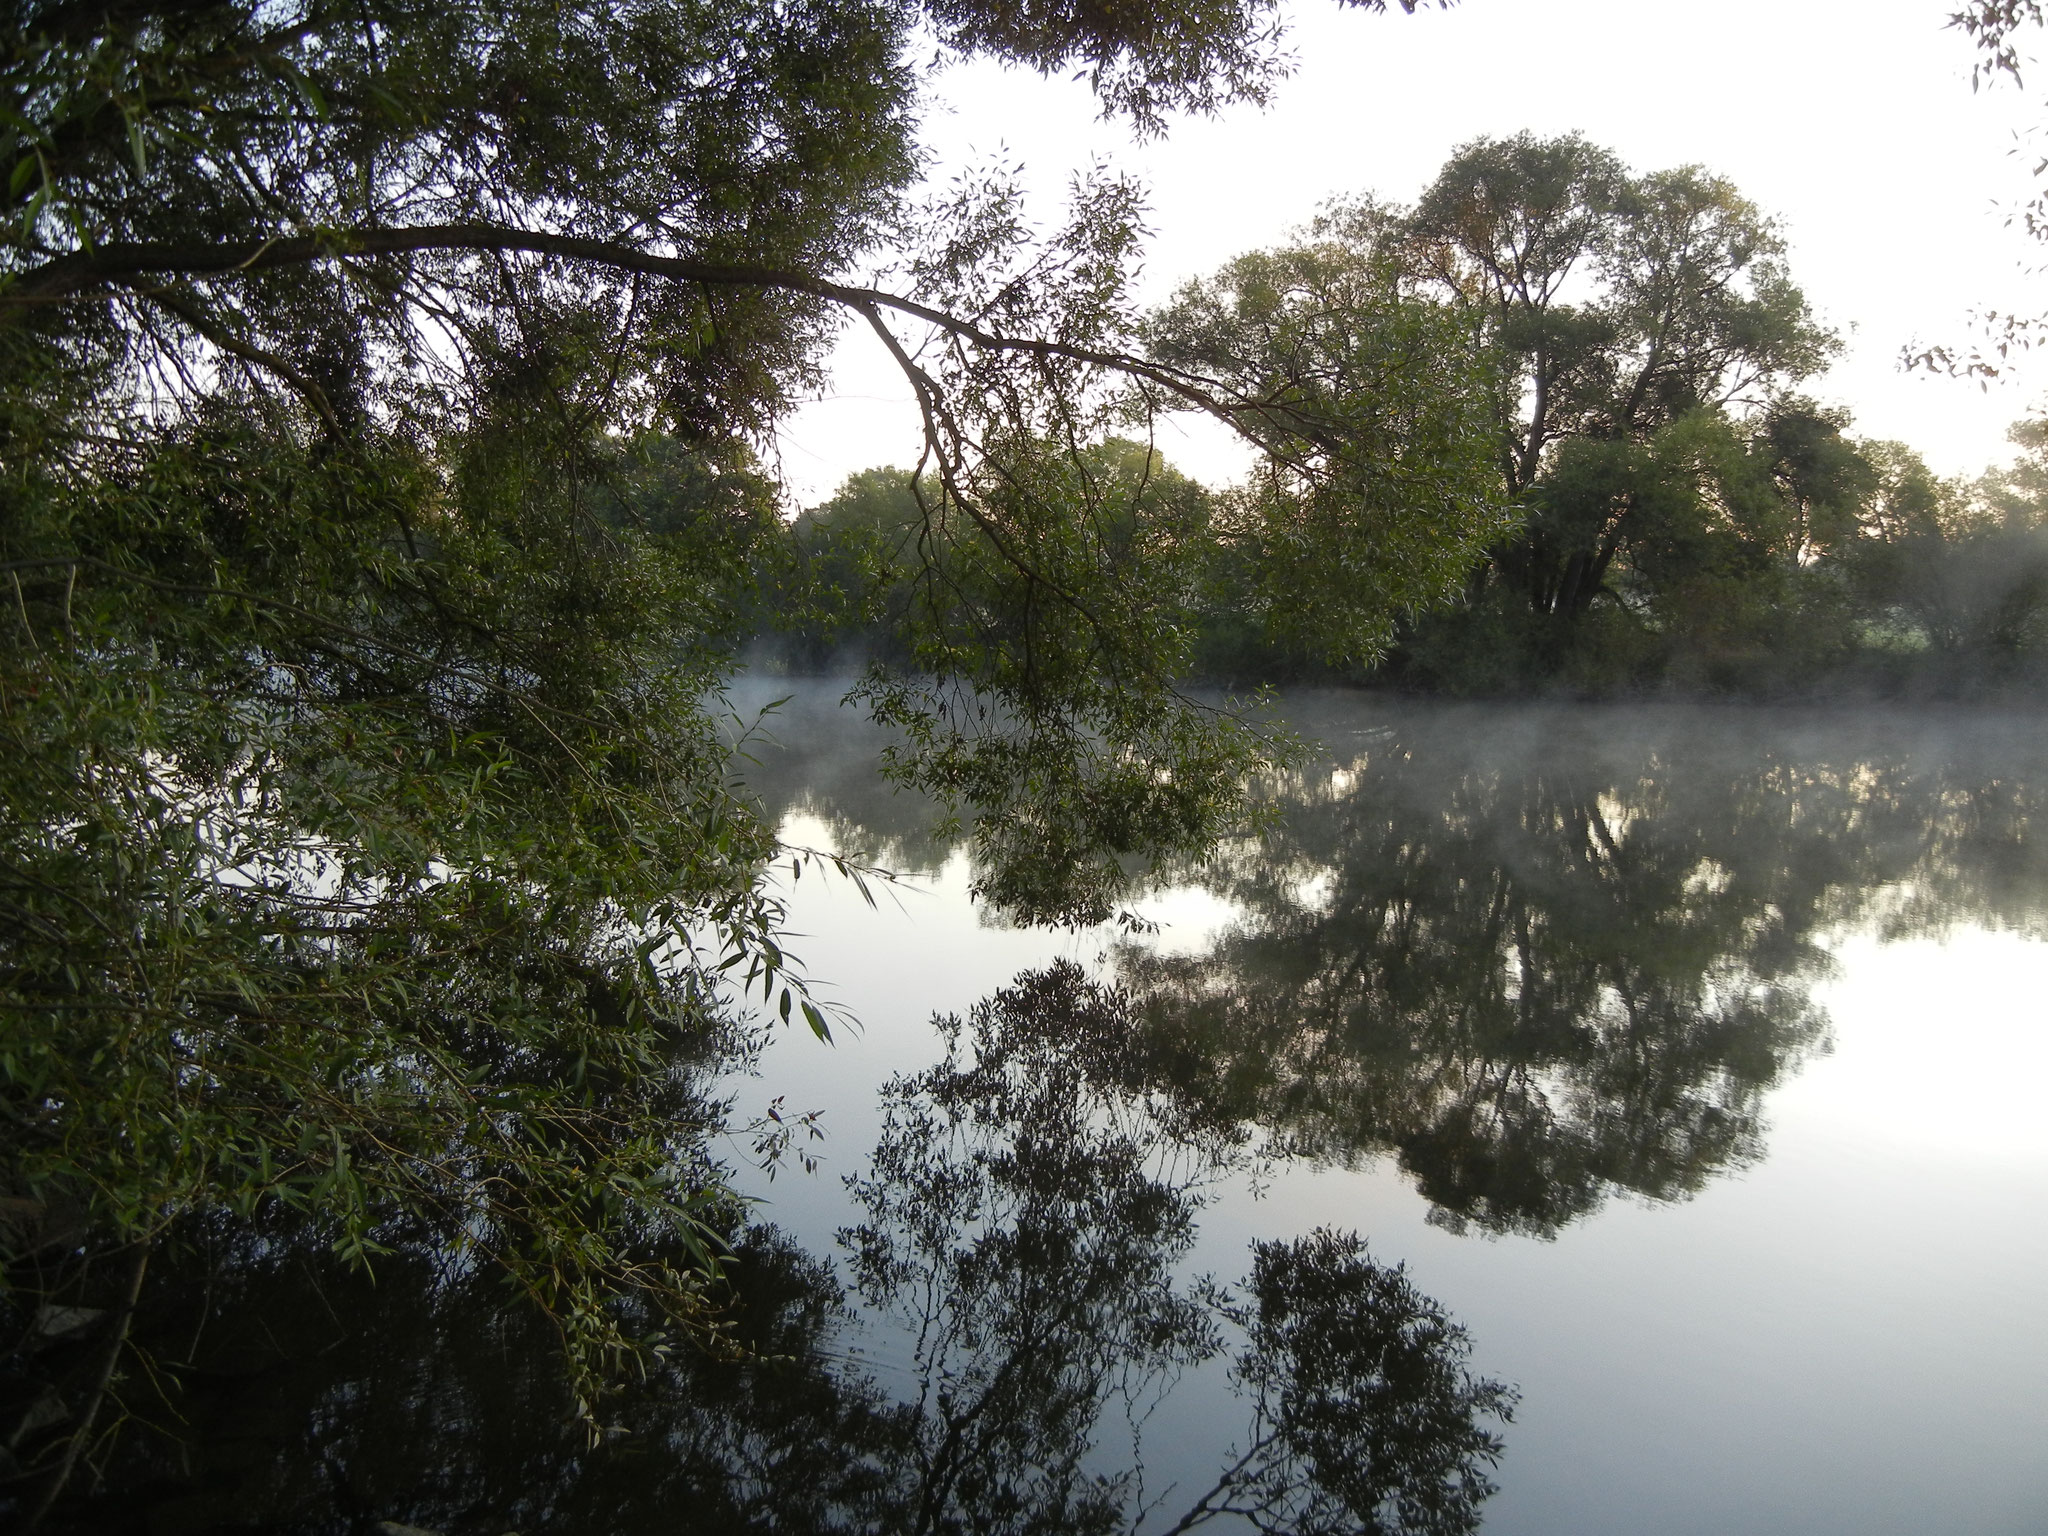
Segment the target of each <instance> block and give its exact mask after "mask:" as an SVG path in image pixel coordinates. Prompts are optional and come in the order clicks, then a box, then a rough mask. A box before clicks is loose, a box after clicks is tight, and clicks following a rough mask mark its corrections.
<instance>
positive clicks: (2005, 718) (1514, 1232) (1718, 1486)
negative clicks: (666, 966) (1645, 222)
mask: <svg viewBox="0 0 2048 1536" xmlns="http://www.w3.org/2000/svg"><path fill="white" fill-rule="evenodd" d="M790 686H791V685H781V686H780V687H777V688H775V689H774V690H773V691H774V692H775V693H780V692H786V691H788V688H789V687H790ZM770 696H772V695H771V694H770V693H767V692H760V691H758V690H750V691H748V692H746V693H744V694H743V695H742V696H740V698H739V700H738V702H740V704H741V705H742V707H743V708H750V707H752V706H753V705H755V704H758V703H760V702H762V701H763V700H764V699H765V698H767V697H770ZM835 699H836V691H835V690H833V689H832V688H830V687H829V686H827V685H802V686H801V687H799V688H798V690H797V692H796V693H795V695H794V697H792V698H791V699H790V700H789V701H788V703H786V704H785V705H783V706H782V708H781V709H780V711H779V712H778V713H777V715H776V716H775V717H774V723H773V725H772V727H771V729H772V731H773V733H774V735H775V736H776V737H777V738H778V739H779V741H780V743H781V744H780V745H777V746H773V747H769V746H762V747H759V748H757V749H756V755H757V757H758V758H759V764H758V772H756V773H750V775H749V778H750V781H751V782H756V783H757V784H758V785H759V786H760V787H761V789H762V792H763V793H764V794H765V795H766V796H768V798H769V801H770V805H771V809H772V810H773V811H774V812H775V814H777V815H778V816H779V817H781V818H782V821H783V825H784V835H785V837H786V838H787V839H788V840H789V841H791V842H794V843H802V844H811V845H817V846H824V847H831V848H834V849H836V850H840V851H844V852H849V853H857V854H863V855H866V856H868V857H870V858H872V859H874V860H875V861H876V862H879V863H881V864H884V865H888V866H892V867H895V868H898V869H900V870H903V871H904V872H905V873H906V877H907V878H906V879H905V880H904V881H903V882H901V883H900V884H898V885H895V886H891V887H888V888H886V889H884V890H882V891H881V892H880V893H879V896H878V899H877V901H876V903H875V905H874V906H873V907H870V906H869V905H868V904H867V903H866V902H865V901H864V900H863V899H862V896H861V894H860V893H859V892H858V891H857V890H856V889H855V888H854V887H853V886H852V885H850V884H848V883H846V882H844V881H839V880H836V879H828V880H825V881H819V880H818V879H816V878H811V877H806V878H805V879H802V880H800V881H797V882H796V883H795V884H794V885H793V886H792V887H791V888H790V890H789V893H788V894H789V898H790V902H791V911H792V926H793V928H794V930H795V932H796V935H797V936H796V937H794V938H793V939H792V943H791V947H792V948H793V949H794V950H795V952H796V953H798V954H799V955H800V956H801V957H802V959H803V960H804V962H805V963H806V965H807V967H808V968H809V969H810V970H811V971H812V972H813V973H815V974H816V975H818V976H820V977H823V978H829V979H830V980H831V981H832V983H833V984H834V986H833V993H834V995H835V996H836V997H837V998H838V999H839V1000H840V1001H842V1002H843V1003H844V1004H845V1005H846V1006H847V1007H848V1008H850V1009H851V1010H852V1012H853V1013H854V1014H856V1015H857V1016H858V1018H859V1019H860V1021H861V1025H860V1027H859V1028H858V1029H857V1030H855V1029H842V1030H841V1031H840V1032H839V1036H838V1039H837V1040H836V1042H835V1043H834V1044H833V1045H831V1046H824V1045H820V1044H819V1043H818V1042H817V1041H815V1040H813V1039H812V1038H810V1036H809V1035H808V1034H807V1033H804V1032H802V1031H796V1032H788V1031H775V1032H772V1033H771V1034H770V1036H769V1037H768V1038H767V1042H766V1044H765V1047H764V1048H763V1049H762V1050H761V1051H760V1052H759V1054H758V1056H757V1058H756V1059H753V1060H751V1061H750V1062H749V1063H748V1064H747V1066H746V1069H745V1070H739V1069H736V1068H734V1067H733V1066H731V1065H730V1064H727V1065H726V1066H725V1067H724V1068H723V1069H718V1068H715V1067H707V1081H706V1092H707V1093H712V1094H716V1095H729V1096H731V1098H732V1100H733V1103H734V1109H733V1114H734V1115H735V1116H736V1117H737V1118H739V1119H746V1118H748V1117H751V1116H753V1115H755V1114H757V1113H759V1112H760V1111H762V1110H763V1109H764V1108H766V1107H767V1106H768V1105H769V1104H770V1103H771V1101H773V1100H775V1099H777V1098H780V1099H781V1101H782V1110H781V1112H783V1113H785V1114H795V1113H798V1112H803V1111H812V1110H815V1111H820V1112H821V1113H820V1116H819V1119H818V1121H817V1125H818V1128H819V1131H820V1133H821V1134H820V1136H819V1137H818V1138H817V1139H810V1138H809V1137H807V1136H806V1135H804V1134H803V1133H802V1132H801V1131H800V1132H799V1135H798V1139H797V1141H796V1143H795V1147H794V1148H793V1154H794V1151H796V1150H800V1151H802V1152H803V1153H805V1154H807V1155H808V1156H810V1157H812V1158H815V1160H816V1167H815V1169H811V1170H806V1169H805V1168H804V1167H803V1166H802V1164H801V1160H800V1159H798V1158H797V1157H796V1156H794V1155H792V1156H790V1157H787V1158H785V1159H784V1160H783V1162H782V1163H781V1165H780V1166H779V1168H778V1169H777V1171H776V1173H775V1176H774V1177H773V1178H772V1179H771V1178H770V1177H768V1175H767V1174H766V1173H764V1172H762V1171H760V1170H758V1169H756V1168H755V1167H754V1165H753V1162H752V1150H753V1149H752V1147H751V1146H750V1145H749V1144H748V1143H747V1141H746V1139H745V1138H739V1139H735V1140H733V1141H732V1143H731V1144H730V1145H729V1146H727V1147H725V1148H724V1149H723V1152H722V1155H723V1156H724V1158H725V1159H726V1161H728V1162H729V1163H730V1164H731V1165H732V1166H733V1167H734V1168H735V1170H736V1177H737V1178H738V1180H739V1182H740V1183H741V1185H742V1187H743V1188H745V1189H746V1190H747V1191H748V1192H749V1193H751V1194H753V1195H756V1196H758V1197H759V1198H760V1203H759V1204H758V1205H757V1206H755V1207H754V1208H753V1210H754V1221H753V1223H752V1224H751V1225H750V1226H749V1227H747V1228H746V1229H745V1230H744V1231H743V1232H742V1233H741V1234H739V1236H738V1238H737V1241H736V1246H737V1249H738V1253H739V1258H740V1263H739V1265H738V1268H737V1271H736V1273H737V1275H738V1277H739V1288H738V1292H737V1296H738V1299H737V1301H736V1303H735V1305H734V1310H733V1314H732V1317H731V1319H730V1321H731V1329H732V1336H733V1337H734V1339H735V1340H737V1341H739V1342H741V1343H743V1344H745V1345H746V1346H747V1348H746V1350H745V1351H744V1352H742V1353H741V1354H740V1355H739V1357H737V1358H734V1359H730V1360H720V1359H714V1358H709V1357H705V1356H701V1355H697V1354H691V1353H681V1354H678V1355H677V1356H676V1357H675V1358H674V1360H673V1361H672V1363H671V1365H670V1366H669V1368H668V1369H666V1370H664V1371H662V1372H658V1373H656V1374H655V1375H654V1376H653V1377H652V1378H651V1379H649V1380H648V1381H646V1382H644V1383H640V1384H637V1385H635V1386H634V1387H632V1388H630V1389H629V1390H627V1391H625V1392H623V1393H622V1394H620V1395H619V1396H618V1397H617V1398H616V1399H614V1400H611V1401H609V1402H607V1404H606V1405H605V1419H606V1423H607V1425H608V1432H607V1434H606V1435H605V1437H604V1438H603V1440H602V1441H601V1442H600V1443H598V1444H595V1445H592V1444H591V1443H589V1442H588V1440H587V1439H586V1437H585V1435H584V1433H583V1431H582V1430H581V1429H580V1428H579V1427H578V1426H577V1425H576V1424H575V1423H574V1422H573V1421H572V1416H571V1413H570V1402H569V1398H568V1395H567V1392H566V1389H565V1387H564V1385H563V1383H562V1382H561V1380H560V1378H559V1375H558V1373H557V1371H556V1370H555V1366H554V1360H555V1356H554V1353H553V1350H554V1341H553V1338H552V1336H551V1335H550V1334H549V1333H548V1331H547V1328H546V1326H545V1325H544V1324H540V1323H537V1322H535V1321H533V1320H532V1319H531V1318H530V1316H529V1315H528V1314H527V1313H526V1312H525V1311H524V1310H522V1309H520V1308H518V1307H516V1306H512V1305H508V1298H507V1297H506V1295H505V1294H504V1292H503V1290H502V1289H501V1288H500V1287H499V1286H498V1285H497V1284H496V1283H495V1282H493V1281H491V1280H490V1279H488V1277H483V1276H476V1275H471V1276H454V1277H450V1276H446V1275H441V1276H432V1275H429V1274H427V1273H425V1272H424V1271H423V1270H415V1269H412V1268H408V1266H407V1264H406V1263H405V1262H404V1261H402V1260H396V1259H394V1260H392V1261H388V1262H387V1263H386V1264H385V1265H383V1266H382V1267H381V1268H380V1269H379V1271H378V1274H377V1277H376V1282H375V1283H374V1284H371V1283H368V1282H366V1281H365V1280H363V1279H362V1278H360V1277H352V1276H349V1275H347V1274H344V1273H341V1272H339V1271H338V1270H336V1269H335V1267H334V1266H333V1265H332V1264H331V1263H330V1262H328V1261H327V1260H326V1259H325V1258H323V1257H322V1256H320V1254H319V1253H318V1251H317V1250H310V1249H308V1248H306V1247H305V1246H304V1245H301V1244H298V1243H295V1242H294V1241H293V1240H292V1239H291V1238H290V1236H289V1235H288V1234H278V1235H275V1236H273V1237H270V1238H263V1237H251V1236H247V1235H243V1236H239V1237H237V1238H235V1239H233V1240H232V1241H230V1240H228V1239H225V1238H223V1239H222V1241H221V1242H220V1243H219V1244H218V1245H216V1248H215V1251H214V1252H213V1253H212V1255H211V1260H212V1262H210V1263H208V1264H198V1263H192V1264H188V1265H187V1267H186V1270H185V1271H183V1272H180V1273H177V1274H173V1275H171V1276H168V1277H166V1278H164V1279H162V1280H160V1281H158V1282H157V1283H156V1284H155V1285H154V1287H153V1295H152V1299H151V1301H150V1304H149V1307H148V1308H147V1309H146V1311H145V1315H143V1316H142V1317H141V1318H139V1320H138V1336H139V1338H140V1340H141V1342H142V1343H143V1345H144V1347H145V1348H146V1349H148V1350H150V1351H152V1358H157V1359H161V1360H162V1361H164V1362H166V1364H165V1374H166V1381H165V1383H164V1391H163V1393H162V1395H161V1411H159V1412H157V1413H156V1415H155V1417H154V1419H153V1420H152V1421H151V1422H143V1421H142V1420H138V1421H136V1422H131V1423H130V1424H128V1425H125V1426H123V1432H122V1438H121V1439H120V1440H119V1441H118V1442H117V1443H116V1444H115V1445H114V1446H113V1447H112V1448H111V1449H110V1450H107V1451H106V1452H104V1454H103V1456H102V1460H101V1465H100V1467H99V1473H100V1480H99V1482H98V1484H97V1492H96V1493H95V1494H93V1495H92V1496H91V1497H89V1498H86V1499H84V1500H83V1501H82V1502H79V1503H76V1504H75V1505H74V1506H73V1508H72V1512H71V1515H70V1519H71V1521H72V1525H73V1528H77V1529H92V1530H109V1531H124V1530H134V1531H148V1532H152V1533H172V1532H185V1531H193V1532H197V1531H208V1530H234V1529H243V1530H277V1531H287V1530H289V1531H305V1532H316V1531H317V1532H328V1531H334V1532H343V1531H358V1530H368V1529H371V1528H372V1527H373V1525H374V1522H376V1521H378V1520H384V1519H395V1520H402V1521H406V1522H409V1523H412V1524H415V1525H418V1526H422V1527H426V1528H430V1529H433V1530H439V1531H444V1532H447V1533H450V1536H455V1533H464V1536H467V1533H471V1532H476V1533H486V1532H488V1533H501V1532H505V1531H521V1532H526V1533H534V1532H540V1531H554V1530H560V1531H614V1530H616V1531H633V1532H638V1531H650V1532H651V1531H696V1530H705V1531H711V1530H763V1531H767V1530H788V1531H808V1530H833V1529H847V1530H863V1531H889V1532H894V1531H905V1532H908V1531H962V1532H966V1531H991V1532H993V1531H1004V1532H1008V1531H1017V1532H1023V1531H1042V1532H1066V1531H1074V1532H1083V1531H1086V1532H1113V1531H1126V1530H1138V1531H1145V1532H1172V1531H1179V1530H1190V1529H1197V1528H1200V1529H1213V1530H1232V1529H1238V1530H1242V1529H1254V1528H1256V1529H1265V1530H1273V1531H1302V1532H1325V1531H1328V1532H1336V1531H1351V1530H1367V1531H1410V1530H1412V1531H1460V1530H1470V1529H1477V1528H1483V1529H1485V1530H1487V1531H1490V1532H1519V1533H1553V1532H1555V1533H1564V1532H1573V1533H1588V1532H1613V1533H1624V1532H1628V1533H1633V1532H1651V1531H1654V1532H1660V1533H1668V1532H1693V1531H1698V1532H1707V1531H1714V1532H1725V1531H1730V1530H1739V1531H1745V1532H1774V1531H1785V1532H1795V1531H1796V1532H1835V1531H1839V1532H1845V1533H1846V1532H1852V1531H1853V1532H1857V1533H1860V1536H1868V1533H1875V1532H1894V1531H1896V1532H1908V1531H1910V1532H1915V1533H1919V1532H1925V1531H1928V1530H1957V1531H1977V1532H2038V1531H2041V1530H2042V1529H2044V1515H2043V1511H2044V1510H2048V1456H2044V1455H2043V1454H2042V1446H2043V1445H2044V1443H2048V1408H2044V1406H2043V1400H2042V1394H2041V1391H2040V1383H2041V1381H2042V1380H2043V1379H2044V1377H2048V1284H2044V1283H2043V1280H2042V1276H2043V1275H2044V1274H2048V1223H2044V1222H2043V1220H2042V1214H2043V1212H2044V1211H2048V1114H2044V1112H2043V1110H2042V1107H2041V1103H2040V1088H2039V1084H2040V1083H2041V1082H2042V1081H2043V1080H2044V1078H2048V945H2044V943H2043V939H2044V937H2048V842H2044V840H2043V837H2042V835H2041V832H2040V830H2039V829H2038V828H2037V826H2036V822H2037V821H2038V820H2039V819H2040V816H2041V814H2042V812H2043V809H2044V806H2043V802H2044V797H2048V720H2044V718H2043V717H2041V716H2039V715H2036V714H2021V715H2013V714H2002V713H1995V712H1982V711H1962V710H1956V711H1938V712H1937V711H1884V712H1875V713H1873V712H1849V711H1842V712H1838V713H1837V712H1826V711H1814V710H1801V711H1774V710H1758V709H1746V708H1745V709H1737V708H1727V709H1717V710H1698V711H1694V710H1681V709H1677V708H1665V707H1629V708H1621V707H1600V708H1593V707H1587V708H1540V709H1539V708H1503V707H1489V708H1484V709H1480V708H1465V707H1447V706H1440V705H1439V706H1424V705H1415V704H1401V703H1395V702H1389V701H1385V700H1378V699H1368V698H1359V697H1356V696H1337V695H1330V696H1304V697H1299V698H1295V699H1292V700H1289V701H1288V706H1287V707H1288V713H1289V716H1290V718H1291V719H1292V720H1293V722H1294V723H1295V725H1296V726H1297V727H1298V728H1299V729H1300V730H1301V731H1302V732H1303V733H1304V734H1305V735H1307V736H1309V737H1311V738H1313V739H1315V740H1316V741H1318V742H1319V743H1320V746H1319V748H1318V749H1317V750H1316V751H1315V752H1314V753H1313V754H1312V756H1311V758H1310V759H1309V761H1308V762H1307V763H1306V765H1305V766H1304V767H1303V768H1302V769H1301V770H1300V771H1299V772H1298V773H1295V774H1292V775H1289V776H1287V777H1286V778H1284V779H1282V780H1281V781H1279V782H1277V783H1276V784H1275V785H1273V786H1272V788H1271V793H1272V795H1273V797H1274V799H1275V800H1276V802H1277V805H1278V815H1277V819H1276V820H1275V822H1274V823H1273V825H1272V826H1270V827H1269V828H1268V829H1266V830H1265V831H1264V832H1263V833H1262V834H1261V835H1259V836H1257V837H1246V838H1244V839H1241V840H1239V841H1237V842H1235V843H1233V844H1231V845H1229V846H1226V847H1224V848H1223V849H1221V850H1219V851H1218V853H1217V855H1216V856H1215V857H1214V858H1213V859H1211V860H1209V861H1208V862H1207V863H1205V864H1203V865H1201V866H1200V867H1194V868H1189V869H1185V870H1178V871H1167V872H1164V873H1163V874H1162V876H1161V877H1160V879H1159V880H1158V881H1157V882H1156V883H1155V884H1154V885H1153V886H1151V887H1149V888H1148V889H1146V890H1145V891H1144V892H1143V893H1142V894H1141V895H1140V896H1139V897H1137V898H1135V899H1134V901H1133V903H1132V907H1133V914H1134V916H1135V917H1136V918H1137V919H1139V921H1137V922H1135V923H1125V924H1119V925H1111V926H1107V927H1105V928H1103V929H1100V930H1094V931H1088V932H1082V933H1063V932H1047V931H1042V930H1039V931H1034V930H1019V929H1015V928H1010V927H1006V926H1004V925H1003V924H1002V923H1001V922H1000V920H999V919H996V918H993V917H992V916H991V915H990V914H988V913H986V912H985V911H983V910H981V909H979V908H977V907H976V906H975V905H974V904H973V903H972V902H971V901H970V900H969V897H968V885H969V883H970V880H971V878H972V873H973V872H972V870H971V869H970V868H969V865H968V861H967V857H966V855H965V853H964V852H962V851H961V850H959V849H958V848H956V847H952V846H949V845H948V844H945V843H943V842H940V841H937V840H935V839H934V838H933V837H932V835H931V833H932V828H933V827H934V826H935V825H936V824H937V820H938V818H937V817H936V814H935V813H934V812H933V810H932V809H931V808H930V807H929V806H927V805H924V804H922V803H920V802H917V801H915V800H912V799H909V798H907V797H902V796H896V795H892V794H891V793H890V792H889V791H888V789H887V787H886V785H884V784H883V783H881V781H880V780H879V779H878V778H877V777H876V774H875V768H874V762H875V759H874V753H875V742H874V740H873V738H872V736H871V734H869V733H868V732H867V731H866V729H865V728H864V727H863V726H862V725H861V724H860V722H859V721H858V720H857V719H855V718H853V717H851V716H848V715H846V714H843V713H842V712H840V711H839V710H838V709H837V708H836V705H835V702H834V701H835ZM56 1348H57V1349H58V1350H60V1349H61V1346H57V1347H56ZM53 1357H54V1356H53ZM148 1417H149V1416H148V1415H144V1418H145V1419H146V1418H148Z"/></svg>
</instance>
